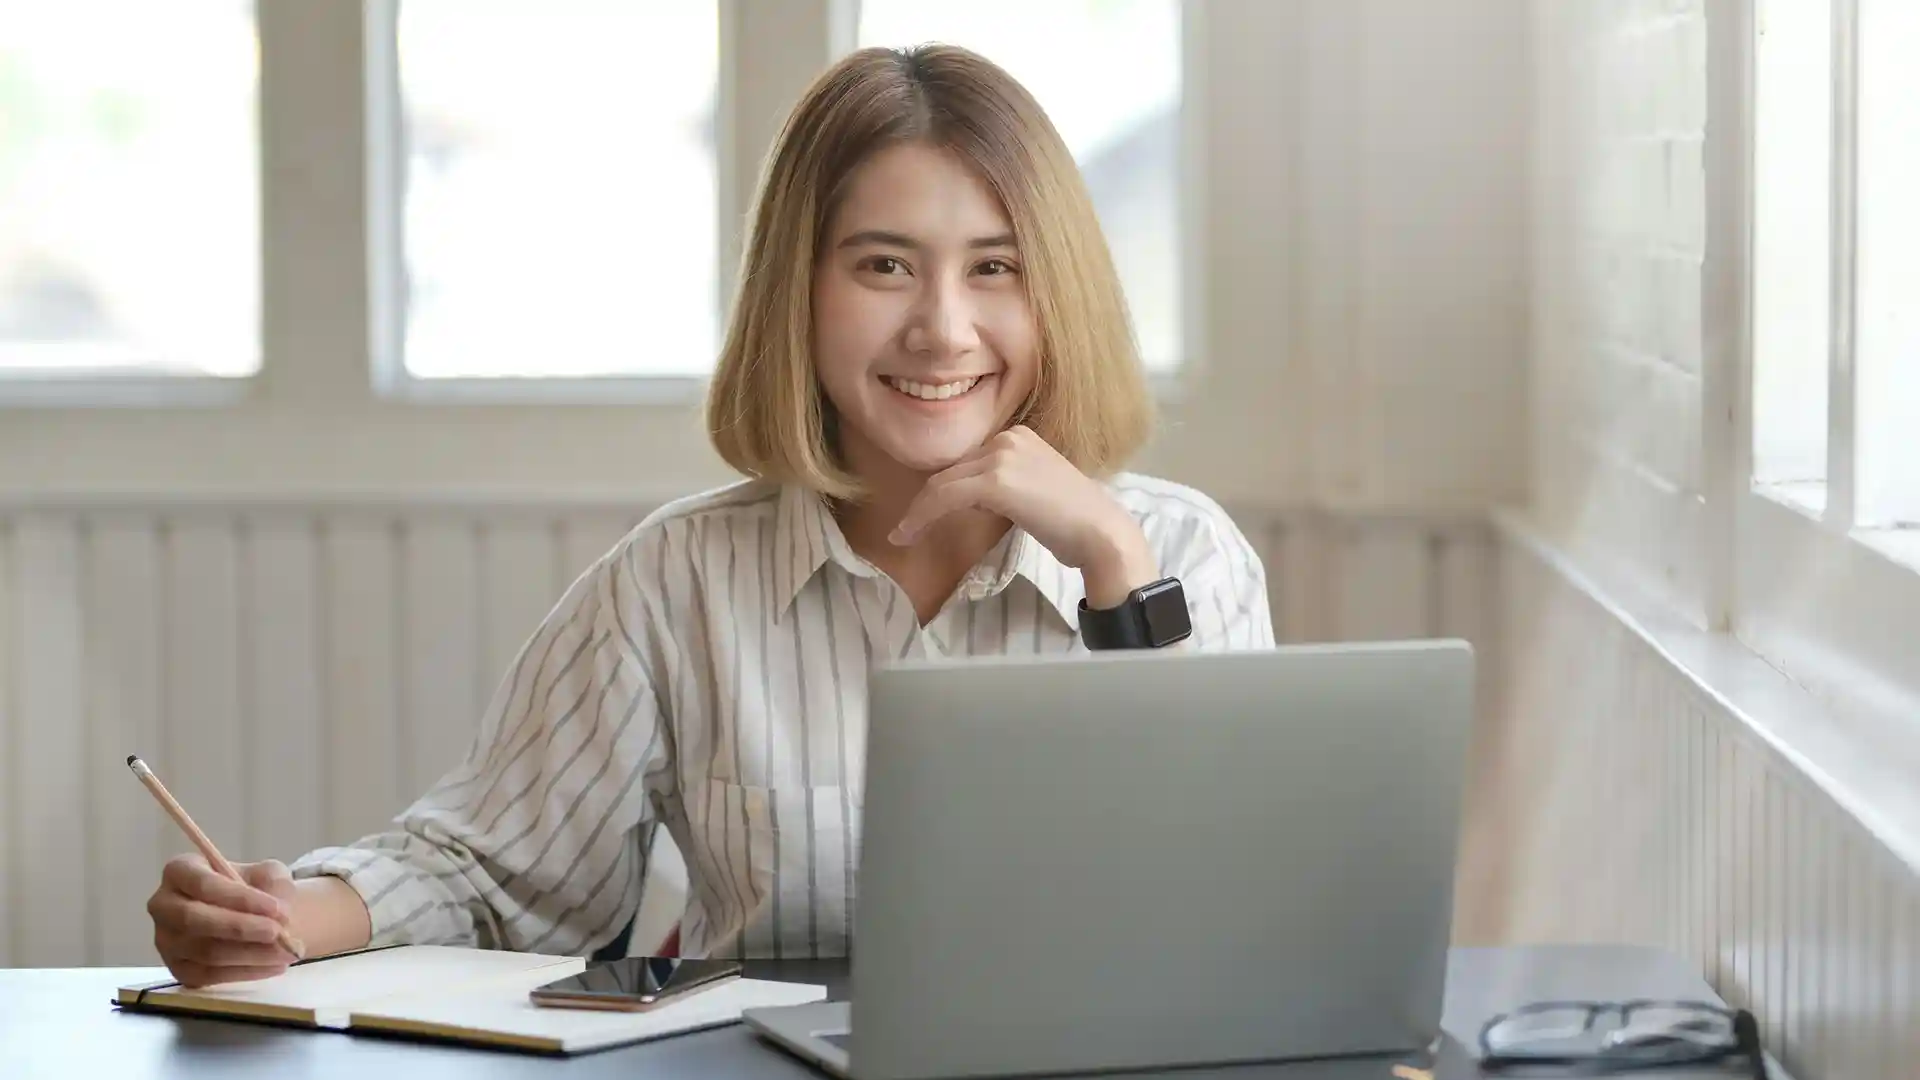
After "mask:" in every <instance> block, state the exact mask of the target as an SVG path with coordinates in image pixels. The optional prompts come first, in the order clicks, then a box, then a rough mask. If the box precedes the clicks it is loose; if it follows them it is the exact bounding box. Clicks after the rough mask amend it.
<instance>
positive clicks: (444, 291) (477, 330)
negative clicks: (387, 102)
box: [371, 0, 721, 384]
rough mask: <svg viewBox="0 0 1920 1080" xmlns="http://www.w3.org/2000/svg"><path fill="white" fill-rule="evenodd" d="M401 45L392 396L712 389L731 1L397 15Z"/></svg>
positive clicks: (385, 239) (407, 10) (387, 329)
mask: <svg viewBox="0 0 1920 1080" xmlns="http://www.w3.org/2000/svg"><path fill="white" fill-rule="evenodd" d="M393 33H394V44H395V48H394V50H393V54H392V56H391V58H390V60H391V62H392V63H393V65H394V71H393V72H392V73H391V74H392V76H393V81H392V82H391V83H390V84H387V85H388V86H389V87H390V88H391V89H392V91H393V92H394V93H395V94H396V95H397V99H398V109H397V115H395V116H394V117H393V118H392V121H391V122H390V123H388V124H386V125H384V126H383V125H380V124H378V123H376V124H375V127H374V130H373V132H372V134H371V138H372V139H374V140H376V145H378V140H381V139H382V138H383V137H385V138H386V139H387V142H386V144H385V145H384V146H383V147H380V148H379V149H377V150H376V153H375V154H374V160H375V161H376V163H379V162H381V161H386V162H389V163H390V165H389V167H388V169H387V170H386V173H385V175H384V176H380V177H377V179H376V185H377V186H379V185H384V190H385V191H387V192H388V198H389V199H390V200H391V201H392V203H393V204H394V205H393V207H392V208H391V209H390V210H389V212H388V213H387V214H386V215H384V220H380V221H377V222H376V230H378V231H380V232H385V233H386V234H387V235H385V236H382V237H381V238H380V240H379V241H377V242H376V258H379V257H381V252H382V251H383V250H384V251H385V252H386V256H385V257H386V258H388V259H389V260H391V261H392V262H393V263H394V264H395V265H391V266H389V267H388V268H387V272H384V273H382V272H378V271H376V273H375V277H374V286H373V287H374V288H375V290H376V291H377V292H379V293H381V294H382V295H377V296H376V297H375V307H376V310H377V311H384V312H386V313H387V314H386V315H385V317H384V318H383V319H382V320H381V321H382V322H383V323H384V325H381V326H376V328H375V333H376V335H379V336H380V337H381V338H382V339H383V340H382V341H381V343H380V348H379V350H378V352H379V353H380V354H381V356H380V359H379V360H378V361H377V362H378V363H379V364H380V365H381V367H382V370H381V372H380V374H381V375H382V377H383V379H384V380H385V381H387V382H388V383H389V384H391V383H393V382H404V381H406V380H409V379H411V380H447V379H500V378H517V379H529V378H547V377H554V376H603V377H604V376H657V375H704V374H705V373H706V372H707V371H709V370H710V369H711V367H712V365H713V360H714V353H715V349H716V343H717V340H718V329H719V324H720V317H721V306H720V290H719V279H718V276H717V273H716V264H717V250H718V246H719V239H718V229H717V220H718V211H717V205H716V194H715V193H716V190H717V185H716V169H715V161H716V155H715V104H714V103H715V97H716V78H717V73H718V70H719V63H718V61H719V42H718V18H717V15H716V12H715V2H714V0H673V2H672V3H634V2H633V0H542V2H540V3H537V4H536V3H528V2H526V0H401V2H400V3H399V4H398V6H397V25H396V26H394V28H393ZM380 74H381V73H380V72H377V71H376V72H375V73H374V76H375V79H376V85H377V86H378V85H381V83H380V81H379V76H380ZM395 192H397V193H398V194H397V197H395V196H394V194H393V193H395ZM395 248H397V249H398V252H397V255H396V254H395V253H394V249H395ZM396 361H397V363H396Z"/></svg>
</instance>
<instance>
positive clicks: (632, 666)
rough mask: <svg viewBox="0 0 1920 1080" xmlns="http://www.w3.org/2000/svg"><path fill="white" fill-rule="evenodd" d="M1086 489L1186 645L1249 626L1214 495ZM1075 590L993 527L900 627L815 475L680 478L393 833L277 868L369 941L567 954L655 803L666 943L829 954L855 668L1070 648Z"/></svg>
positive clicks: (605, 902) (906, 605)
mask: <svg viewBox="0 0 1920 1080" xmlns="http://www.w3.org/2000/svg"><path fill="white" fill-rule="evenodd" d="M1109 489H1110V490H1111V491H1112V493H1113V494H1114V496H1115V497H1116V499H1117V500H1118V501H1119V502H1120V503H1121V504H1122V505H1123V506H1125V507H1126V508H1127V509H1128V510H1129V511H1130V512H1131V513H1132V514H1133V515H1134V517H1135V518H1136V519H1137V520H1138V521H1139V522H1140V524H1141V526H1142V528H1143V530H1144V532H1145V534H1146V538H1147V541H1148V543H1149V545H1150V546H1151V548H1152V550H1153V552H1154V555H1155V556H1156V558H1157V560H1158V564H1159V566H1160V568H1161V571H1162V572H1163V573H1166V574H1170V575H1173V576H1177V577H1179V578H1180V579H1181V582H1182V584H1183V585H1184V587H1185V589H1186V594H1187V602H1188V605H1189V609H1190V612H1191V615H1192V619H1193V626H1194V632H1193V646H1192V647H1195V648H1202V649H1227V648H1264V647H1267V646H1270V645H1271V644H1272V643H1273V627H1272V622H1271V620H1270V617H1269V613H1268V601H1267V585H1266V580H1265V574H1264V570H1263V568H1262V567H1261V564H1260V559H1259V556H1258V555H1257V554H1256V553H1255V552H1254V550H1253V548H1252V546H1251V545H1249V544H1248V543H1247V541H1246V538H1245V537H1244V536H1243V535H1242V534H1241V532H1240V530H1239V529H1238V528H1236V527H1235V525H1234V523H1233V522H1232V521H1231V520H1230V519H1229V518H1228V517H1227V515H1226V513H1225V512H1224V511H1222V510H1221V509H1220V507H1219V506H1217V505H1216V504H1215V503H1213V502H1212V501H1211V500H1209V499H1207V498H1206V497H1205V496H1203V495H1200V494H1198V493H1197V492H1194V491H1193V490H1191V489H1188V488H1184V487H1181V486H1179V485H1177V484H1173V483H1169V482H1166V481H1162V480H1155V479H1152V478H1149V477H1144V476H1138V475H1122V476H1119V477H1116V478H1114V479H1113V480H1112V481H1110V482H1109ZM1082 595H1083V591H1082V584H1081V579H1080V575H1079V573H1078V572H1077V571H1075V570H1072V569H1070V568H1067V567H1065V566H1062V565H1061V564H1060V562H1059V561H1057V560H1056V559H1055V558H1054V557H1053V556H1052V555H1051V554H1050V553H1049V552H1048V551H1047V550H1046V549H1045V548H1044V547H1042V546H1041V545H1040V544H1039V543H1037V542H1036V541H1034V540H1033V538H1032V537H1030V536H1028V535H1027V534H1026V533H1025V532H1024V531H1022V530H1020V529H1018V528H1014V529H1010V530H1009V531H1008V532H1007V534H1006V536H1005V537H1004V538H1003V539H1002V540H1001V541H1000V542H999V544H998V545H997V546H996V547H995V548H994V549H993V551H991V552H989V553H988V555H987V556H986V558H984V559H983V560H981V562H980V564H979V565H978V566H976V567H975V568H974V569H973V570H972V571H970V572H969V573H968V574H967V575H966V577H965V578H964V579H962V582H961V584H960V587H959V588H958V589H957V590H956V591H955V593H954V595H953V596H952V597H951V598H949V600H948V601H947V603H946V604H945V606H944V607H943V608H942V609H941V610H940V611H939V613H938V614H937V615H935V617H934V618H933V619H932V620H930V621H929V622H928V623H927V624H926V625H924V626H922V625H920V624H919V621H918V619H917V618H916V616H915V614H914V608H913V604H912V603H911V601H910V600H909V599H908V598H907V596H906V594H905V592H904V591H902V590H901V588H900V587H899V586H898V585H896V584H895V583H894V582H893V580H892V579H891V578H889V577H888V576H886V575H885V574H883V573H881V572H880V571H879V570H877V569H875V568H874V567H873V565H872V564H870V563H868V562H867V561H866V560H865V559H862V558H861V557H859V556H858V555H856V554H854V552H853V550H852V548H851V547H849V546H848V543H847V541H846V539H845V537H844V536H843V535H842V533H841V531H840V528H839V525H838V523H837V522H836V520H835V519H834V517H833V515H832V513H831V511H830V510H829V508H828V507H827V505H826V504H825V503H824V502H823V501H822V500H821V499H820V498H819V497H817V496H815V495H812V494H810V493H808V492H806V491H804V490H802V489H799V488H794V487H781V486H776V485H772V484H769V483H765V482H761V481H749V482H744V483H739V484H735V485H733V486H731V487H727V488H723V489H720V490H718V491H713V492H708V493H706V494H703V495H698V496H694V497H692V498H688V499H683V500H680V501H678V502H675V503H672V504H670V505H668V506H665V507H663V508H661V509H660V510H659V511H657V512H655V513H654V514H652V515H650V516H649V517H648V518H647V519H646V520H645V521H643V522H642V523H641V524H640V525H638V526H637V527H635V529H634V530H633V531H632V532H631V533H629V534H628V535H627V536H626V537H625V538H624V539H622V540H621V541H620V543H618V544H617V545H615V546H614V548H613V550H611V551H609V552H608V553H607V554H606V555H604V556H602V557H601V558H600V559H599V560H598V561H597V562H596V563H595V564H594V565H593V566H592V567H590V568H589V569H588V570H587V571H586V572H585V573H584V574H582V575H581V577H580V578H579V579H578V580H577V581H575V582H574V584H573V585H572V586H571V587H570V588H569V589H568V590H567V593H566V595H565V596H564V597H562V598H561V600H560V602H559V603H558V604H557V605H556V606H555V608H554V609H553V611H552V613H551V614H550V615H549V616H548V617H547V619H546V621H545V622H544V623H543V624H542V625H541V627H540V628H539V630H538V631H537V632H536V633H535V634H534V636H533V637H532V639H531V640H530V641H529V642H528V643H527V645H526V646H525V647H524V649H523V650H522V651H521V653H520V656H519V658H518V659H517V661H516V662H515V664H514V666H513V667H512V669H511V670H510V671H508V672H507V673H505V675H504V677H503V678H502V680H501V684H500V688H499V690H498V692H497V693H496V694H495V696H494V699H493V701H492V702H491V704H490V705H489V707H488V710H487V713H486V715H485V717H484V719H483V721H482V723H481V725H480V729H479V731H478V733H477V735H476V736H475V739H474V741H473V743H472V745H471V747H470V749H469V751H468V753H467V755H466V758H465V760H464V761H462V762H461V763H460V764H459V765H457V766H456V767H455V768H454V769H453V770H452V771H451V772H449V773H448V774H447V775H446V776H445V777H444V778H442V779H441V780H440V782H439V783H438V784H436V785H435V786H434V788H433V789H432V790H431V791H429V792H428V793H427V794H426V795H425V796H423V797H422V798H421V799H420V800H419V801H417V802H416V803H414V804H413V805H412V806H411V807H409V808H408V809H406V810H405V811H404V812H403V813H402V814H401V815H400V816H399V817H398V818H396V819H395V826H396V827H395V828H394V829H393V831H390V832H386V833H382V834H379V835H375V836H369V837H366V838H364V839H362V840H360V841H358V842H356V843H354V844H352V845H349V846H346V847H333V848H323V849H321V850H319V851H315V852H312V853H310V854H308V855H306V856H305V857H303V858H301V859H299V860H298V861H296V862H295V863H294V865H293V871H294V874H295V876H296V877H307V876H312V875H315V874H331V875H335V876H337V877H341V878H344V879H345V880H346V881H347V882H348V883H349V884H350V885H351V886H352V887H353V888H354V889H356V890H357V891H358V892H359V894H360V895H361V897H362V898H363V899H364V900H365V901H366V904H367V909H368V912H369V913H370V914H371V916H372V925H373V944H375V945H384V944H392V943H399V942H412V943H462V944H477V945H479V946H481V947H487V948H506V949H519V950H526V951H532V952H547V953H573V954H586V953H591V952H593V951H594V950H596V949H598V948H600V947H601V946H602V945H605V944H606V943H608V942H610V941H612V940H613V939H615V938H616V937H617V936H618V935H619V934H620V933H621V931H622V930H623V929H624V928H625V927H626V926H627V925H628V923H629V922H630V921H631V920H632V919H633V917H634V915H635V913H636V911H637V910H638V909H639V906H640V900H641V897H642V894H643V890H644V889H645V888H646V886H647V883H648V881H647V879H648V853H649V852H650V851H651V850H652V840H653V831H654V829H656V828H658V827H661V826H664V827H665V828H666V829H667V830H668V832H669V834H670V836H671V838H672V839H673V841H674V843H675V845H676V847H677V848H678V849H679V851H680V852H681V854H682V857H683V858H684V859H685V862H686V873H687V885H688V896H687V901H686V908H685V911H684V913H683V915H682V916H681V920H680V924H679V926H680V945H681V951H682V955H686V956H709V955H724V956H734V955H741V956H788V957H796V956H844V955H846V954H847V946H848V940H849V938H850V937H851V931H852V926H853V907H852V905H853V900H854V895H853V893H854V869H855V865H856V862H857V858H858V853H859V850H860V820H861V814H860V812H861V805H862V801H863V792H864V790H865V746H866V723H867V716H866V706H867V678H868V674H869V672H871V671H872V670H873V669H874V668H876V667H878V666H881V665H884V664H886V663H888V662H890V661H892V660H894V659H895V658H937V657H955V656H980V655H996V656H997V655H1002V654H1035V653H1043V654H1061V653H1070V652H1075V651H1080V650H1083V649H1084V646H1083V645H1082V644H1081V642H1080V637H1079V632H1078V617H1077V608H1078V605H1079V602H1080V599H1081V597H1082ZM648 944H651V943H648Z"/></svg>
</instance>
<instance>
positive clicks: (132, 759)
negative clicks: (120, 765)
mask: <svg viewBox="0 0 1920 1080" xmlns="http://www.w3.org/2000/svg"><path fill="white" fill-rule="evenodd" d="M139 761H140V755H139V754H128V755H127V768H129V769H131V768H133V767H134V766H135V765H136V764H138V763H139Z"/></svg>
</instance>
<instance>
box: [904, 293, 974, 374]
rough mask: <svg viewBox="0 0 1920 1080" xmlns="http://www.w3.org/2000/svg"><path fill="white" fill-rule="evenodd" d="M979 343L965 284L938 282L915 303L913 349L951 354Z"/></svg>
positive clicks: (910, 334) (911, 327) (910, 343)
mask: <svg viewBox="0 0 1920 1080" xmlns="http://www.w3.org/2000/svg"><path fill="white" fill-rule="evenodd" d="M979 343H980V341H979V335H978V334H977V333H976V331H975V329H974V310H973V302H972V298H971V297H969V296H968V295H967V291H966V288H965V286H964V285H961V284H958V283H946V282H941V283H937V284H935V285H933V286H931V287H929V288H928V289H927V290H926V293H925V294H924V296H923V297H922V299H921V302H920V303H919V304H917V305H915V309H914V312H913V316H912V322H911V323H910V324H909V325H908V327H907V348H908V349H909V350H911V351H913V352H919V353H932V354H934V355H936V356H951V355H958V354H963V353H966V352H968V351H970V350H972V349H973V348H975V347H976V346H978V345H979Z"/></svg>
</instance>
